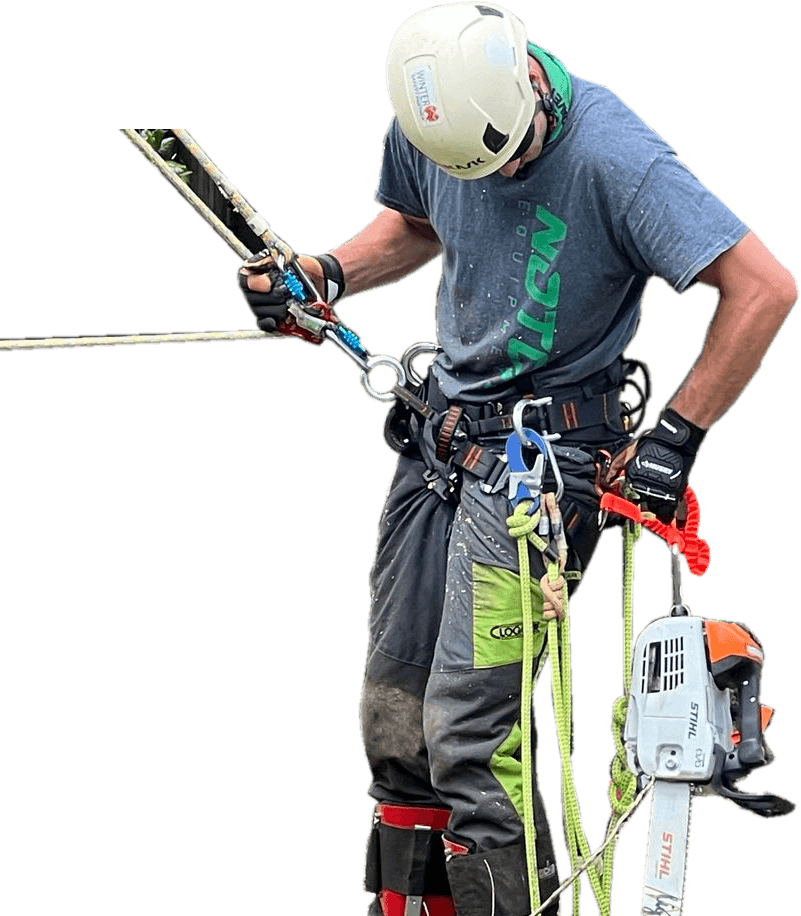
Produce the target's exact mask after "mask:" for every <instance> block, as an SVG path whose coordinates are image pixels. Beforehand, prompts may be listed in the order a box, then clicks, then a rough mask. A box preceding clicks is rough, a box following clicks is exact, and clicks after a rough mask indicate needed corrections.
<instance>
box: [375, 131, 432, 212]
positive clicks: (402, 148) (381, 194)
mask: <svg viewBox="0 0 801 916" xmlns="http://www.w3.org/2000/svg"><path fill="white" fill-rule="evenodd" d="M419 158H420V153H418V152H417V150H416V149H415V148H414V147H413V146H412V144H411V143H409V141H408V140H407V139H406V138H405V137H404V136H403V133H402V132H401V129H400V127H399V126H398V122H397V119H394V120H393V121H392V124H390V127H389V130H388V131H387V135H386V138H385V139H384V159H383V161H382V163H381V177H380V179H379V182H378V190H377V191H376V200H377V201H378V202H379V203H380V204H383V205H384V206H385V207H391V208H392V209H393V210H398V211H399V212H401V213H406V214H408V215H409V216H417V217H420V218H421V219H428V213H427V212H426V207H425V204H424V201H423V194H422V191H421V175H420V163H419V161H418V160H419Z"/></svg>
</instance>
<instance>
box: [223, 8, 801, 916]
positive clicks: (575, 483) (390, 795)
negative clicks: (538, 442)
mask: <svg viewBox="0 0 801 916" xmlns="http://www.w3.org/2000/svg"><path fill="white" fill-rule="evenodd" d="M388 83H389V89H390V95H391V98H392V102H393V106H394V109H395V113H396V119H395V120H394V121H393V124H392V125H391V127H390V129H389V132H388V134H387V138H386V143H385V150H384V163H383V168H382V174H381V180H380V184H379V188H378V195H377V196H378V200H379V202H380V203H381V204H382V205H383V206H384V208H385V209H384V210H383V211H382V212H381V213H380V214H379V216H378V217H377V218H376V219H375V220H374V221H373V222H372V223H371V224H370V225H369V226H368V227H367V228H366V229H364V230H363V231H362V232H361V233H359V234H358V235H357V236H356V237H355V238H354V239H352V240H351V241H349V242H347V243H346V244H344V245H342V246H340V247H339V248H337V249H335V250H334V251H333V252H331V253H329V254H326V255H323V256H320V257H319V258H309V257H306V258H302V259H301V264H302V266H303V267H304V269H305V270H306V271H307V273H308V274H309V275H310V276H311V277H312V278H313V279H314V280H315V282H316V283H317V284H318V291H319V292H320V294H321V295H322V296H323V297H324V298H326V299H327V300H329V301H334V300H335V299H336V298H338V296H339V295H341V294H342V291H343V289H344V290H347V292H348V294H351V295H352V294H353V293H355V292H359V291H362V290H366V289H370V288H372V287H375V286H377V285H379V284H382V283H387V282H391V281H394V280H397V279H400V278H401V277H403V276H406V275H407V274H408V273H410V272H411V271H413V270H415V269H416V268H418V267H420V266H421V265H422V264H425V263H426V262H428V261H430V260H431V259H432V258H434V257H436V256H438V255H440V254H442V256H443V275H442V282H441V284H440V289H439V293H438V300H437V323H438V334H439V343H440V345H441V347H442V352H441V353H440V354H439V355H438V357H437V359H436V361H435V363H434V365H433V367H432V370H431V373H430V376H429V378H428V380H427V382H426V385H425V390H424V392H423V396H424V397H425V399H426V400H427V402H428V403H429V405H430V406H431V408H432V410H433V412H434V417H433V419H429V420H427V421H426V422H425V423H422V422H418V421H417V420H416V418H414V417H411V418H409V417H406V416H404V415H403V411H400V410H399V411H398V412H397V413H396V417H395V425H394V426H393V427H392V430H393V440H394V441H395V442H396V444H399V447H400V448H402V451H403V453H402V455H401V457H400V460H399V465H398V471H397V474H396V477H395V480H394V482H393V486H392V490H391V491H390V494H389V498H388V501H387V505H386V509H385V513H384V517H383V520H382V525H381V530H380V536H379V544H378V552H377V557H376V562H375V567H374V571H373V579H372V585H373V609H372V614H371V643H370V657H369V660H368V665H367V673H366V679H365V689H364V698H363V706H362V714H363V734H364V740H365V745H366V749H367V754H368V758H369V761H370V764H371V768H372V772H373V785H372V788H371V793H372V795H373V796H374V797H375V798H376V800H377V801H378V802H379V809H378V815H377V825H376V830H375V835H374V839H373V843H372V844H371V852H370V869H369V875H368V878H369V881H368V886H369V888H370V889H371V890H373V891H375V892H376V894H377V897H376V900H375V902H374V903H373V905H372V908H371V914H372V916H378V914H380V913H383V914H384V916H395V914H396V913H397V914H401V913H407V912H411V911H412V910H411V909H410V907H415V906H416V907H421V906H423V905H425V907H426V909H427V910H428V912H429V913H430V914H431V916H438V914H439V916H447V914H452V913H453V912H456V913H457V914H458V916H490V914H496V916H522V914H524V913H528V912H529V911H530V906H529V888H528V880H529V876H528V873H527V866H526V861H525V856H524V851H523V840H524V837H523V824H522V819H521V814H520V803H519V796H520V793H521V779H522V776H521V771H520V765H519V756H520V755H519V745H520V740H519V728H518V723H519V721H520V705H521V702H524V701H527V698H521V695H520V667H521V665H520V662H521V657H522V656H521V654H520V639H519V638H518V639H514V638H513V639H510V640H497V639H494V637H493V635H492V633H493V630H494V629H496V628H497V627H499V626H511V627H512V630H510V631H509V632H513V631H514V626H516V625H517V624H518V623H519V614H518V610H517V605H518V604H519V581H518V579H517V573H518V563H517V555H516V547H515V545H514V543H513V541H512V539H511V537H510V536H509V534H508V531H507V528H506V517H507V516H508V515H509V511H510V508H509V501H508V499H507V489H506V488H505V487H504V488H499V487H498V485H497V479H496V478H497V474H496V471H497V469H498V464H497V463H496V464H495V465H494V466H492V465H491V464H490V466H489V467H488V468H487V469H486V473H483V472H482V474H477V473H475V472H474V470H472V469H467V468H466V467H465V463H464V461H462V460H461V458H460V455H459V454H458V452H456V451H454V444H455V441H456V438H457V436H456V433H457V431H458V432H461V433H463V434H464V435H465V436H467V437H468V438H469V439H471V440H473V441H475V442H476V443H477V444H479V445H480V446H481V447H483V448H484V449H486V450H487V451H488V452H489V453H490V454H501V453H502V452H503V449H504V443H505V439H506V437H507V436H508V430H509V424H508V418H509V415H510V414H511V413H512V412H513V411H514V408H515V405H517V404H519V403H520V401H521V399H523V398H525V397H526V396H529V397H530V396H532V395H533V396H535V397H536V398H542V397H544V396H547V397H550V398H551V399H552V402H551V404H550V405H548V406H544V407H542V408H539V409H538V410H529V411H527V412H526V413H525V424H526V426H527V427H532V428H535V429H536V428H537V427H538V426H539V431H540V432H545V431H547V432H549V433H554V432H558V433H559V434H560V437H561V438H560V440H559V443H558V446H557V447H556V448H555V451H556V459H557V463H558V466H559V470H560V472H561V475H562V477H563V479H564V481H565V491H564V496H563V498H562V500H561V504H560V508H561V513H562V517H563V519H564V524H565V526H566V529H567V535H568V542H569V547H570V550H569V555H568V558H567V562H566V566H565V574H566V578H569V579H570V580H571V589H572V588H573V587H574V585H575V583H576V582H577V579H578V577H579V576H580V574H581V573H582V571H583V570H584V569H585V568H586V566H587V564H588V562H589V560H590V558H591V556H592V553H593V550H594V548H595V545H596V543H597V539H598V537H599V534H600V532H599V529H598V521H597V505H598V503H597V498H598V497H597V488H596V470H597V468H598V467H599V466H602V467H603V469H604V471H605V473H606V476H607V480H608V481H612V480H616V479H618V477H619V476H620V475H623V478H624V479H623V486H625V488H626V491H627V492H628V493H630V494H635V495H636V496H637V497H639V498H640V499H641V501H642V502H643V504H644V506H645V507H646V508H647V509H649V510H650V511H653V512H655V513H656V514H657V515H658V516H659V517H661V518H664V519H670V518H672V517H673V516H674V515H675V513H676V511H677V507H678V506H679V504H680V498H681V495H682V493H683V491H684V488H685V486H686V482H687V477H688V474H689V471H690V469H691V466H692V463H693V460H694V458H695V455H696V453H697V450H698V448H699V446H700V444H701V441H702V439H703V438H704V435H705V433H706V430H707V429H708V428H709V427H710V426H711V425H712V424H713V423H714V422H715V421H716V420H717V419H718V418H719V417H720V416H721V415H722V414H723V413H724V412H725V411H726V410H727V409H728V407H729V406H731V404H732V403H733V402H734V401H735V400H736V398H737V396H738V395H739V393H740V392H741V391H742V389H743V388H744V386H745V385H746V384H747V382H748V381H749V379H750V378H751V377H752V376H753V374H754V372H755V371H756V369H757V367H758V365H759V363H760V360H761V358H762V356H763V355H764V353H765V351H766V349H767V347H768V346H769V344H770V342H771V340H772V339H773V336H774V335H775V333H776V332H777V330H778V328H779V326H780V325H781V323H782V321H783V320H784V318H785V316H786V315H787V313H788V311H789V309H790V308H791V306H792V304H793V302H794V301H795V297H796V291H795V285H794V283H793V280H792V278H791V277H790V275H789V274H788V273H787V272H786V271H785V270H784V268H782V267H781V266H780V265H779V264H778V263H777V262H776V261H775V260H774V258H773V257H772V256H771V255H770V254H769V252H768V251H767V250H766V249H765V248H764V246H763V245H762V244H761V243H760V242H759V241H758V239H757V238H756V237H755V236H754V235H753V234H752V233H750V232H749V231H748V229H747V227H746V226H744V225H743V224H742V223H741V222H740V221H739V220H738V219H737V218H736V217H735V216H734V215H733V214H732V213H731V212H730V211H729V210H728V209H727V208H726V207H725V206H723V204H721V203H720V201H718V200H717V199H716V198H714V197H713V196H712V195H711V194H710V193H709V192H708V191H707V190H706V189H705V188H703V187H702V186H701V185H700V184H699V183H698V182H697V180H696V179H695V178H694V177H693V176H692V175H691V174H690V173H689V172H688V171H687V170H686V169H685V168H684V167H683V166H682V165H681V164H680V163H679V162H678V161H677V159H676V157H675V155H674V153H673V151H672V150H671V149H670V148H669V147H668V146H667V145H666V144H665V143H664V141H662V140H661V139H660V138H659V137H658V136H656V135H655V134H654V133H653V132H652V131H651V130H650V129H648V128H647V127H646V126H645V125H644V124H643V123H642V122H641V121H640V120H639V119H638V118H636V117H635V116H634V115H633V113H632V112H630V111H629V110H628V109H626V108H625V106H623V105H622V104H621V103H620V101H619V100H618V99H616V97H615V96H613V95H612V94H611V93H610V92H608V91H607V90H605V89H603V88H602V87H600V86H596V85H593V84H591V83H588V82H585V81H583V80H580V79H577V78H576V77H574V76H572V75H571V74H569V73H568V72H567V71H566V70H565V68H564V66H563V65H562V64H561V62H560V61H559V60H558V59H557V58H555V57H554V56H553V55H551V54H550V53H548V52H547V51H545V50H544V49H542V48H539V47H537V46H536V45H533V44H530V43H528V40H527V34H526V30H525V28H524V26H523V24H522V23H521V22H520V21H519V20H518V19H517V18H516V17H515V16H514V15H512V14H511V13H509V12H508V11H506V10H505V9H503V8H501V7H498V6H495V5H493V4H483V3H482V4H472V3H456V4H451V5H447V6H441V7H434V8H432V9H428V10H424V11H422V12H421V13H418V14H416V15H415V16H412V17H411V18H410V19H409V20H407V22H406V23H404V24H403V25H402V26H401V28H400V29H399V30H398V32H397V34H396V35H395V38H394V39H393V42H392V45H391V48H390V53H389V60H388ZM654 275H656V276H661V277H663V278H664V279H665V280H667V281H668V282H669V283H671V285H673V286H674V288H675V289H676V290H677V291H679V292H681V291H684V290H685V289H687V288H688V287H689V286H690V285H692V284H693V283H694V282H695V281H700V282H702V283H705V284H708V285H710V286H713V287H714V288H716V289H717V290H718V291H719V294H720V301H719V305H718V308H717V310H716V313H715V317H714V319H713V321H712V323H711V325H710V329H709V334H708V337H707V340H706V342H705V345H704V348H703V350H702V352H701V354H700V355H699V357H698V359H697V360H696V362H695V364H694V365H693V366H692V367H690V368H689V372H688V375H687V377H686V380H685V381H684V383H683V384H682V385H681V387H680V388H679V390H678V391H677V392H676V394H675V395H674V396H673V398H672V399H671V400H670V402H669V404H668V405H667V406H666V408H665V410H664V411H663V413H662V415H661V417H660V419H659V421H658V423H657V425H656V427H655V429H654V430H653V431H652V432H650V433H648V434H646V435H644V436H642V437H641V438H640V439H639V440H637V442H636V443H635V445H634V447H632V446H631V443H630V431H629V429H628V424H627V420H626V416H625V410H624V408H623V407H622V406H621V404H620V397H619V395H620V391H621V388H622V386H623V385H624V383H625V375H626V368H627V367H626V364H625V362H624V360H623V359H622V354H623V352H624V349H625V348H626V346H627V345H628V343H629V341H630V340H631V338H632V336H633V334H634V332H635V330H636V326H637V321H638V316H639V304H640V300H641V298H642V294H643V290H644V288H645V284H646V281H647V279H648V278H649V277H650V276H654ZM277 281H278V277H277V274H276V271H275V268H274V265H273V264H272V262H270V261H269V259H266V260H265V259H261V260H258V259H255V260H254V261H253V262H252V263H249V264H248V265H246V267H245V268H244V269H243V271H242V273H241V277H240V283H241V285H242V286H243V289H244V290H245V291H246V295H247V297H248V300H249V302H250V303H251V306H252V307H253V309H254V312H255V313H256V315H257V317H258V318H259V325H260V327H262V328H263V329H265V330H270V329H273V328H275V327H276V324H277V323H280V321H281V319H282V318H283V317H284V316H285V314H286V305H285V302H286V299H287V296H288V294H287V292H286V289H285V287H284V285H283V284H282V283H281V282H277ZM523 407H524V408H525V405H523ZM605 455H616V456H617V457H616V459H615V460H613V461H612V462H611V464H609V463H606V464H604V457H603V456H605ZM552 473H553V469H551V475H552ZM493 475H494V476H493ZM544 488H545V489H546V490H547V489H549V488H550V489H552V488H553V481H552V477H548V476H546V480H545V484H544ZM532 563H533V564H538V566H537V573H536V576H535V578H537V579H538V578H539V577H540V576H541V575H542V574H543V573H544V567H543V566H542V561H541V559H540V557H539V555H538V554H536V553H534V554H533V555H532ZM515 589H517V592H516V591H515ZM536 597H537V599H538V600H539V602H540V608H539V609H540V611H544V610H547V607H546V603H545V599H544V598H543V597H542V595H541V594H539V593H537V596H536ZM557 603H558V602H557ZM515 615H518V616H515ZM537 808H538V811H537V814H538V816H537V859H538V871H539V884H540V894H541V896H542V898H543V899H544V898H545V897H547V896H548V894H549V893H550V892H551V891H552V890H553V889H554V888H555V887H556V886H557V884H558V879H557V877H556V871H555V867H554V857H553V851H552V848H551V843H550V837H549V835H548V830H547V824H546V821H545V817H544V812H543V810H542V805H541V803H539V804H538V805H537ZM426 818H428V821H427V822H426V821H425V819H426ZM420 822H425V823H427V826H429V827H430V828H431V830H429V831H428V832H427V839H428V840H429V841H428V842H427V843H423V844H422V845H421V842H420V836H419V834H420V832H419V831H413V830H408V829H407V827H408V826H409V824H413V823H420ZM440 833H442V834H443V838H444V849H445V851H446V853H447V869H445V867H444V863H443V852H442V850H443V846H440V845H438V843H437V842H431V838H432V836H436V837H438V836H439V834H440ZM421 870H424V871H425V876H424V878H423V879H422V881H421V880H418V878H419V874H418V872H420V871H421ZM446 870H447V874H446ZM421 897H422V900H421V899H420V898H421ZM555 911H556V907H555V906H554V907H552V908H551V909H550V910H549V911H548V912H555Z"/></svg>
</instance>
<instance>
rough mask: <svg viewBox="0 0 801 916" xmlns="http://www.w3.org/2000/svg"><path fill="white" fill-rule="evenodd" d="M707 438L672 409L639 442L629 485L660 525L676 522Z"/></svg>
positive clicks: (630, 467)
mask: <svg viewBox="0 0 801 916" xmlns="http://www.w3.org/2000/svg"><path fill="white" fill-rule="evenodd" d="M705 435H706V430H704V429H701V427H700V426H696V425H695V424H694V423H690V421H689V420H685V419H684V417H682V416H680V415H679V414H677V413H676V411H675V410H671V409H670V408H669V407H668V408H666V409H665V410H664V411H663V413H662V415H661V416H660V418H659V422H658V423H657V424H656V426H655V427H654V429H652V430H651V431H650V432H648V433H645V435H643V436H642V437H641V438H640V439H639V441H638V442H637V450H636V452H635V453H634V457H633V458H632V459H631V461H629V463H628V464H627V465H626V485H627V486H628V487H630V488H631V489H632V490H634V491H635V492H636V493H637V495H638V496H639V498H640V505H641V507H642V508H643V509H644V510H645V511H647V512H653V513H654V514H655V515H656V517H657V518H658V519H659V521H661V522H665V523H666V524H669V523H670V522H671V521H673V519H674V517H675V515H676V510H677V509H678V505H679V500H680V499H681V497H682V496H683V495H684V490H685V489H686V487H687V478H688V476H689V474H690V468H691V467H692V465H693V462H694V461H695V456H696V454H697V453H698V448H699V446H700V445H701V441H702V440H703V438H704V436H705Z"/></svg>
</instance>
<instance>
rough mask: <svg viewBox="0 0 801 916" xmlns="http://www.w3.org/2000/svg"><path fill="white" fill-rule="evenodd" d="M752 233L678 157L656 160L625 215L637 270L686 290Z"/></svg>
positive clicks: (628, 243) (626, 241) (628, 246)
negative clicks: (746, 235) (716, 259)
mask: <svg viewBox="0 0 801 916" xmlns="http://www.w3.org/2000/svg"><path fill="white" fill-rule="evenodd" d="M747 232H748V227H747V226H746V225H745V224H744V223H742V222H741V221H740V220H739V219H738V218H737V217H736V216H735V215H734V214H733V213H732V212H731V210H729V209H728V207H726V206H725V205H724V204H723V203H721V201H720V200H718V198H717V197H715V195H714V194H712V193H711V192H710V191H708V190H707V189H706V188H705V187H704V185H703V184H701V182H700V181H698V179H697V178H696V177H695V176H694V175H693V174H692V173H691V172H690V171H689V169H687V168H686V167H685V166H684V165H683V164H682V163H681V162H679V160H678V159H677V158H676V157H675V156H673V155H667V154H666V155H661V156H659V157H658V158H656V159H655V160H654V161H653V163H652V164H651V166H650V168H649V169H648V172H647V173H646V175H645V177H644V179H643V181H642V183H641V184H640V187H639V188H638V190H637V193H636V194H635V196H634V199H633V200H632V203H631V206H630V207H629V209H628V213H627V214H626V222H625V227H624V245H625V247H626V250H627V252H628V254H629V257H630V258H631V259H632V261H633V262H634V264H635V266H636V267H637V269H638V270H640V271H641V272H643V273H646V274H653V275H656V276H659V277H662V278H663V279H664V280H666V281H667V282H668V283H669V284H670V285H671V286H672V287H673V288H674V289H675V290H676V291H677V292H683V291H684V290H685V289H687V288H688V287H689V286H690V285H692V283H693V282H694V281H695V279H696V277H697V275H698V273H699V272H700V271H701V270H703V269H704V268H705V267H707V266H709V264H711V263H712V262H713V261H714V260H715V258H717V257H718V256H719V255H721V254H723V252H724V251H727V250H728V249H729V248H731V247H732V245H735V244H736V243H737V242H739V241H740V239H741V238H742V237H743V236H744V235H745V234H746V233H747Z"/></svg>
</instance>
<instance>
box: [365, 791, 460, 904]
mask: <svg viewBox="0 0 801 916" xmlns="http://www.w3.org/2000/svg"><path fill="white" fill-rule="evenodd" d="M449 817H450V811H449V810H448V809H446V808H424V807H416V806H411V805H386V804H380V805H378V806H377V807H376V811H375V818H374V821H373V833H372V836H371V839H370V846H369V848H368V853H367V879H366V881H365V886H366V888H367V890H368V891H371V892H372V893H374V894H377V895H378V899H379V902H380V904H381V913H382V916H455V914H456V910H455V909H454V904H453V899H452V897H451V893H450V886H449V884H448V876H447V872H446V869H445V849H444V846H443V842H442V834H443V831H444V830H445V827H446V826H447V824H448V818H449Z"/></svg>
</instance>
